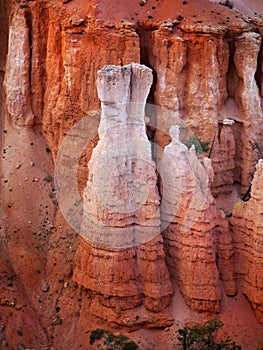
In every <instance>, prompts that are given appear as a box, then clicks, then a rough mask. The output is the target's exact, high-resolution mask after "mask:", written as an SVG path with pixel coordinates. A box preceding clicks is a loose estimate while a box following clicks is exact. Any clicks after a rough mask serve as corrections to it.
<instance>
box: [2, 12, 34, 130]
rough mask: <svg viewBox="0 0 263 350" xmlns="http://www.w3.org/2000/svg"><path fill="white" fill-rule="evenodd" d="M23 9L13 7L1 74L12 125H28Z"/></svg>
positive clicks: (27, 46) (26, 33)
mask: <svg viewBox="0 0 263 350" xmlns="http://www.w3.org/2000/svg"><path fill="white" fill-rule="evenodd" d="M26 15H27V10H26V9H25V8H21V7H19V6H17V7H16V9H15V11H14V14H13V17H12V21H11V24H10V31H9V41H8V42H9V48H8V56H7V63H6V74H5V82H4V84H5V92H6V106H7V110H8V113H9V115H10V116H11V118H12V119H13V122H14V124H15V125H30V124H31V125H32V124H33V121H34V115H33V112H32V108H31V98H30V78H29V76H30V42H29V28H28V23H27V19H26Z"/></svg>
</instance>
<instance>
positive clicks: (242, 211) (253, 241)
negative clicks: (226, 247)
mask: <svg viewBox="0 0 263 350" xmlns="http://www.w3.org/2000/svg"><path fill="white" fill-rule="evenodd" d="M262 181H263V160H260V161H259V162H258V164H257V166H256V172H255V175H254V179H253V182H252V188H251V198H250V200H249V201H248V202H243V201H239V202H237V203H235V205H234V209H233V217H232V219H231V225H232V231H233V238H234V245H235V252H236V253H235V271H236V273H237V275H238V277H239V279H240V281H241V288H242V292H243V293H244V294H245V295H246V296H247V298H248V299H249V301H250V302H251V304H252V306H253V308H254V309H255V312H256V315H257V317H258V319H259V320H260V322H263V307H262V304H263V293H262V290H263V279H262V278H263V275H262V271H263V258H262V232H263V210H262V209H263V196H262Z"/></svg>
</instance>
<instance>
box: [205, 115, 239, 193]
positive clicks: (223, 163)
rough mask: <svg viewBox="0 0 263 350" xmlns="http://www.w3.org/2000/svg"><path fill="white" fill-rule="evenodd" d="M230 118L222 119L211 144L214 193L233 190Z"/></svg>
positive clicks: (232, 138)
mask: <svg viewBox="0 0 263 350" xmlns="http://www.w3.org/2000/svg"><path fill="white" fill-rule="evenodd" d="M234 123H235V122H234V121H233V120H231V119H224V120H223V122H222V124H221V125H220V128H219V129H218V131H217V133H218V134H217V135H216V137H215V138H214V141H213V145H212V152H211V157H212V159H213V170H214V174H215V176H214V180H213V183H212V191H213V194H214V195H217V194H222V193H224V194H226V193H231V192H232V191H233V185H234V180H235V154H236V147H235V139H234V135H233V131H232V128H233V124H234Z"/></svg>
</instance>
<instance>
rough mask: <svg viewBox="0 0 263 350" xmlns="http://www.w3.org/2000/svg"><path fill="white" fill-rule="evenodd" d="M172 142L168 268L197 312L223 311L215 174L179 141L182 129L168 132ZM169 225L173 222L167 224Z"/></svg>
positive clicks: (165, 214)
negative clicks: (211, 181)
mask: <svg viewBox="0 0 263 350" xmlns="http://www.w3.org/2000/svg"><path fill="white" fill-rule="evenodd" d="M170 134H171V137H172V143H171V144H170V145H168V146H166V147H165V149H164V154H163V158H162V161H161V165H160V167H161V176H162V179H163V181H162V186H163V187H162V188H163V193H162V207H161V213H162V219H163V224H164V226H167V225H169V226H168V227H167V228H166V229H165V230H164V232H163V235H164V243H165V247H166V253H167V264H168V266H169V270H170V271H171V273H172V275H173V276H174V278H175V280H176V281H178V283H179V287H180V290H181V292H182V294H183V295H184V297H185V300H186V302H187V303H188V304H189V305H190V306H191V307H192V308H194V309H196V310H199V311H211V312H218V311H219V302H220V299H221V292H220V288H219V275H218V270H217V266H216V256H215V251H214V249H213V234H212V233H213V229H214V225H215V217H216V211H215V206H214V199H213V197H212V195H211V193H210V189H209V175H208V173H210V174H211V173H212V172H213V170H212V168H211V164H210V162H209V159H208V158H206V159H205V160H204V164H205V165H206V166H207V170H206V168H205V167H204V166H203V165H201V163H200V162H199V160H198V159H197V157H196V154H195V149H194V146H192V148H191V149H190V150H189V151H188V149H187V147H186V146H185V145H183V144H182V143H181V142H180V140H179V128H178V127H177V128H176V127H172V128H171V131H170ZM169 223H170V224H169Z"/></svg>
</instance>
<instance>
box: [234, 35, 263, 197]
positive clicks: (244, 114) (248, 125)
mask: <svg viewBox="0 0 263 350" xmlns="http://www.w3.org/2000/svg"><path fill="white" fill-rule="evenodd" d="M261 40H262V39H261V38H260V35H259V34H256V33H244V34H242V35H240V36H239V37H238V38H237V40H236V41H235V54H234V62H235V66H236V70H237V75H238V77H239V84H238V87H237V90H236V92H235V97H236V103H237V105H238V107H239V108H240V116H241V122H242V123H243V125H244V132H243V133H242V135H241V140H240V141H241V143H242V152H241V159H242V161H241V185H242V188H241V191H242V192H243V193H245V192H246V191H247V189H248V188H249V185H250V183H251V179H252V178H251V173H253V172H254V170H255V164H256V162H257V160H259V159H260V158H261V157H262V149H263V127H262V120H263V114H262V108H261V103H260V94H259V89H258V86H257V84H256V81H255V73H256V69H257V57H258V54H259V50H260V44H261ZM240 141H239V142H240Z"/></svg>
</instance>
